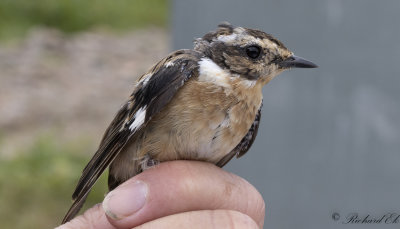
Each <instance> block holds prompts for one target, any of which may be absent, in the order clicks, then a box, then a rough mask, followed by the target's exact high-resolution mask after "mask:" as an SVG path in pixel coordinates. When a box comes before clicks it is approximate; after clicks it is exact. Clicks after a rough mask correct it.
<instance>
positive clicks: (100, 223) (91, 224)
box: [56, 204, 115, 229]
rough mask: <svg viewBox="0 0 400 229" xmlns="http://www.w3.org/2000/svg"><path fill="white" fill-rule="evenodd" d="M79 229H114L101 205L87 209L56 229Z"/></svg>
mask: <svg viewBox="0 0 400 229" xmlns="http://www.w3.org/2000/svg"><path fill="white" fill-rule="evenodd" d="M80 228H82V229H83V228H96V229H115V227H114V226H113V225H111V224H110V222H109V221H108V220H107V217H106V215H105V214H104V210H103V208H102V206H101V204H97V205H95V206H94V207H92V208H90V209H88V210H86V211H85V213H83V215H79V216H77V217H75V218H74V219H72V220H71V221H69V222H68V223H65V224H63V225H61V226H59V227H57V228H56V229H80Z"/></svg>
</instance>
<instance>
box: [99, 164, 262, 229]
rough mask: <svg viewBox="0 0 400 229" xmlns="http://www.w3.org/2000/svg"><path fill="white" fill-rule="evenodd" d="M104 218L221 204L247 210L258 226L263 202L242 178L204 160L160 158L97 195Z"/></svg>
mask: <svg viewBox="0 0 400 229" xmlns="http://www.w3.org/2000/svg"><path fill="white" fill-rule="evenodd" d="M103 208H104V209H105V212H106V214H107V215H108V216H109V217H108V218H109V220H110V223H111V224H113V225H114V226H117V227H122V228H129V227H134V226H138V225H141V224H143V223H145V222H149V221H151V220H154V219H157V218H160V217H164V216H168V215H173V214H176V213H182V212H188V211H196V210H214V209H226V210H235V211H239V212H241V213H243V214H245V215H248V216H250V217H251V218H252V219H253V220H254V221H255V222H257V224H258V225H259V226H260V228H261V227H262V225H263V222H264V214H265V205H264V201H263V199H262V197H261V195H260V193H259V192H258V191H257V190H256V189H255V188H254V187H253V186H252V185H251V184H249V183H248V182H247V181H245V180H244V179H242V178H240V177H238V176H236V175H233V174H231V173H228V172H226V171H224V170H222V169H221V168H218V167H216V166H215V165H213V164H210V163H204V162H198V161H172V162H164V163H161V164H160V165H158V166H156V167H155V168H152V169H148V170H146V171H144V172H143V173H141V174H139V175H137V176H135V177H133V178H131V179H130V180H128V181H127V182H125V183H124V184H122V185H121V186H120V187H118V188H117V189H115V190H114V191H112V192H110V193H109V194H108V195H107V196H106V198H105V200H104V201H103Z"/></svg>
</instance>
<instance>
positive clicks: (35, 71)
mask: <svg viewBox="0 0 400 229" xmlns="http://www.w3.org/2000/svg"><path fill="white" fill-rule="evenodd" d="M168 5H169V2H168V1H166V0H131V1H129V0H118V1H108V0H90V1H78V0H57V1H54V0H36V1H30V0H0V58H1V59H0V67H1V71H2V73H0V84H1V85H2V86H0V105H1V107H2V109H3V111H1V112H3V113H1V112H0V113H1V115H0V222H1V223H0V224H1V228H49V227H54V226H56V225H58V224H59V223H60V222H61V219H62V217H63V215H64V214H65V213H66V211H67V210H68V208H69V206H70V204H71V203H72V201H71V194H72V192H73V189H74V186H75V184H76V182H77V180H78V179H79V176H80V174H81V171H82V169H83V167H84V166H85V164H86V163H87V162H88V160H89V158H90V156H91V155H92V154H93V153H94V150H95V149H96V146H97V144H98V141H99V140H100V137H101V134H102V130H103V131H104V129H105V127H106V125H107V122H108V121H109V120H111V117H112V114H113V112H115V111H116V109H117V108H118V106H119V104H120V103H122V102H123V99H124V98H125V97H126V96H127V95H128V93H129V90H130V89H131V85H132V83H133V81H134V80H133V78H132V77H131V76H132V75H133V74H136V75H135V77H137V76H138V75H137V74H139V73H135V72H129V71H130V69H136V71H138V72H140V71H142V72H141V73H143V70H144V68H147V67H148V66H150V65H151V63H148V64H135V63H129V64H130V65H128V67H126V66H125V65H123V66H121V64H120V62H121V61H119V59H118V58H119V56H122V57H120V58H121V59H129V58H127V57H126V55H128V54H129V53H128V54H127V53H124V52H123V50H124V47H119V49H120V50H121V51H118V52H117V51H116V52H115V53H114V54H115V55H114V54H113V53H111V55H114V57H113V58H114V59H112V60H111V61H104V60H102V59H99V57H98V55H97V53H100V51H101V50H100V51H99V52H95V54H93V55H92V53H93V50H92V49H90V50H89V51H85V49H83V50H84V51H82V53H83V54H87V55H89V57H88V59H90V58H92V59H95V61H93V63H94V64H93V69H94V70H93V71H94V72H95V73H94V74H92V73H90V72H89V73H88V72H84V71H81V72H78V73H74V74H71V73H70V72H67V70H69V69H70V67H69V66H67V67H65V69H66V70H65V72H66V73H65V75H67V76H68V75H71V76H72V75H81V76H82V78H83V77H97V78H94V79H92V78H90V79H89V80H88V82H89V83H90V84H93V80H95V81H96V80H97V79H99V80H101V79H102V77H100V76H98V75H96V74H97V72H99V71H100V73H101V74H103V75H110V74H108V72H107V71H106V72H101V71H103V66H104V63H103V62H108V63H109V62H111V63H114V62H113V61H114V60H115V64H114V65H112V66H113V67H114V68H115V69H116V70H113V69H111V70H109V71H110V72H113V71H115V72H117V73H116V75H117V76H116V77H118V74H119V73H118V71H119V70H121V69H122V70H124V69H125V68H127V69H125V70H124V71H123V73H120V74H119V75H123V76H125V77H126V78H125V80H126V82H125V81H122V83H121V84H122V85H123V84H125V85H127V86H125V87H124V92H119V93H118V96H114V97H113V98H114V99H113V100H112V101H110V100H107V97H100V95H102V94H107V92H108V88H109V87H106V86H107V85H106V84H107V83H103V84H101V83H98V84H99V85H100V89H95V91H94V92H93V93H91V94H90V95H86V96H82V97H84V99H86V100H84V99H81V98H79V99H77V100H79V102H78V103H77V104H78V105H76V106H75V108H76V109H70V110H75V111H79V110H80V113H78V114H76V115H75V116H72V117H69V116H68V112H63V111H62V110H61V111H60V112H53V113H52V110H53V109H52V107H59V106H60V105H61V103H63V104H68V101H69V100H68V96H65V97H67V98H66V99H65V100H63V99H61V101H62V102H60V103H52V102H46V103H47V104H50V105H48V106H45V105H46V104H40V103H39V104H38V105H32V104H33V103H34V102H35V100H38V101H39V100H40V99H38V98H37V97H36V98H35V95H36V94H35V93H48V94H47V95H45V96H44V97H46V98H49V97H54V96H60V97H61V96H62V95H57V94H56V93H54V92H53V93H52V92H51V89H52V88H55V86H54V85H55V83H52V82H55V80H54V79H55V78H56V77H55V75H57V74H56V73H57V69H59V68H60V66H64V65H65V63H64V62H65V61H69V60H70V59H74V55H78V56H79V55H80V53H76V52H74V51H72V52H71V53H72V54H60V53H62V52H66V53H68V52H67V51H68V50H69V49H68V47H69V46H71V44H72V45H75V46H77V45H76V43H78V44H79V40H85V39H89V40H91V39H94V38H95V39H100V40H101V39H103V40H104V39H106V40H107V41H108V40H110V43H111V44H115V45H116V46H117V45H119V43H121V42H118V41H121V40H122V43H123V42H125V43H127V45H126V46H131V45H132V46H135V45H136V44H135V42H138V43H143V40H146V36H150V35H151V34H154V31H155V32H156V33H155V35H157V34H161V35H163V34H165V33H166V32H165V31H166V30H167V28H166V27H167V24H168V23H167V18H168ZM37 28H42V29H40V30H39V31H38V32H34V33H32V31H37ZM43 28H44V29H43ZM147 28H151V29H150V32H147V33H146V32H145V31H146V30H147ZM43 30H44V31H45V32H43ZM48 31H51V32H48ZM54 31H56V32H54ZM88 31H89V32H88ZM99 31H100V32H99ZM136 31H139V32H136ZM143 31H144V32H143ZM38 33H39V34H40V33H44V35H43V36H48V34H53V35H54V33H55V35H54V37H53V38H52V39H53V40H55V41H53V40H50V41H47V40H45V41H43V42H44V45H42V43H43V42H42V43H40V42H39V45H36V43H34V42H35V41H37V39H39V38H40V37H41V36H40V35H38ZM143 33H145V34H147V35H141V34H143ZM32 34H33V35H32ZM80 34H84V35H80ZM104 34H106V35H104ZM124 34H133V35H127V37H128V38H129V39H131V40H129V39H128V38H126V39H128V40H129V41H125V40H124V38H121V37H124V36H125V35H124ZM149 34H150V35H149ZM53 35H52V36H53ZM103 36H104V37H106V38H102V37H103ZM38 37H39V38H38ZM88 37H89V38H88ZM99 37H100V38H99ZM163 38H164V37H161V38H158V39H163ZM113 39H115V40H116V41H115V42H113ZM71 40H72V41H71ZM77 40H78V41H77ZM32 42H33V43H34V44H32V45H29V44H31V43H32ZM100 43H101V42H100ZM125 43H124V44H125ZM154 45H155V44H153V46H154ZM75 46H74V47H75ZM104 46H113V45H104ZM120 46H122V45H120ZM27 47H28V48H27ZM38 47H40V48H41V50H44V51H43V52H41V54H40V57H43V56H44V57H45V58H44V61H43V62H40V63H37V60H36V59H35V57H36V56H35V55H33V57H32V58H31V59H33V60H31V59H29V60H27V61H26V62H24V63H23V64H18V61H19V60H18V59H21V58H22V57H26V56H29V55H30V54H31V53H32V52H30V51H26V50H36V49H37V48H38ZM43 47H44V48H43ZM49 47H50V48H49ZM65 47H66V48H65ZM89 48H90V47H89ZM89 48H88V49H89ZM99 49H101V45H100V47H99ZM136 49H137V48H136ZM136 49H135V50H136ZM60 50H61V51H60ZM65 50H67V51H65ZM161 50H164V49H161ZM139 51H140V50H139ZM141 51H143V50H141ZM25 52H26V53H25ZM163 52H164V51H161V54H160V55H164V53H163ZM33 53H35V52H33ZM43 53H44V54H43ZM132 53H137V52H135V51H132ZM139 57H140V55H139ZM96 58H97V59H96ZM141 59H143V58H141ZM149 59H154V58H149ZM32 61H36V62H33V64H32ZM102 61H103V62H102ZM153 61H154V60H153ZM80 62H82V61H80ZM88 62H89V64H88V65H91V64H92V62H90V61H88ZM43 63H44V64H43ZM78 64H80V63H78ZM42 65H43V66H42ZM72 65H73V64H72ZM75 65H76V64H75ZM143 65H144V66H143ZM14 66H15V67H14ZM25 66H28V67H29V66H31V68H28V70H27V71H26V70H24V69H21V68H23V67H25ZM32 66H33V67H32ZM138 66H142V67H138ZM15 69H16V70H15ZM54 69H55V70H54ZM14 70H15V71H14ZM122 70H121V71H122ZM125 72H128V73H125ZM100 73H99V74H100ZM65 75H64V78H66V77H65ZM81 76H79V77H81ZM78 79H80V78H78ZM29 80H31V81H29ZM111 80H114V79H111ZM39 81H40V82H46V83H47V84H46V85H45V86H43V87H42V89H40V88H41V87H38V86H37V85H36V84H37V82H39ZM57 82H58V81H57ZM96 82H97V81H96ZM96 82H95V83H94V84H96ZM68 83H69V82H64V81H61V82H58V83H57V85H61V86H60V87H61V88H64V87H66V86H65V85H69V84H68ZM70 83H71V84H70V86H71V85H78V84H82V82H80V81H75V82H70ZM1 87H3V88H1ZM73 87H74V86H73ZM93 87H96V85H95V86H93ZM23 88H25V89H23ZM38 88H39V89H38ZM104 88H107V89H104ZM35 89H37V90H35ZM29 90H32V94H29V93H30V91H29ZM80 90H81V91H86V90H85V88H83V89H80ZM109 90H110V91H112V90H111V89H109ZM115 90H119V89H115ZM1 91H2V92H1ZM12 92H15V93H12ZM33 92H34V93H33ZM68 93H71V91H67V92H66V93H64V94H67V95H68ZM71 94H72V93H71ZM114 94H116V93H114ZM23 95H26V96H27V97H31V98H19V96H23ZM49 95H50V96H49ZM53 95H54V96H53ZM20 101H22V102H21V103H19V102H20ZM24 101H25V102H24ZM116 101H117V102H116ZM92 103H93V104H92ZM104 103H107V104H111V105H110V106H109V107H107V108H106V109H107V112H102V111H101V110H100V111H99V110H96V109H98V107H101V106H102V104H103V105H104ZM87 104H90V105H93V107H94V108H93V110H90V109H88V110H85V109H83V108H87V107H89V105H87ZM31 105H32V107H34V108H35V109H37V110H39V111H35V110H34V109H33V110H34V111H31V110H29V109H28V108H29V107H30V106H31ZM13 106H16V108H15V109H14V110H16V112H15V113H16V114H14V113H12V112H11V111H12V110H13V108H12V107H13ZM23 106H24V107H25V108H26V110H23V108H22V107H23ZM10 107H11V108H10ZM27 107H28V108H27ZM96 107H97V108H96ZM18 109H21V111H18ZM7 112H8V113H7ZM29 113H30V115H28V116H30V117H38V118H32V119H31V120H29V119H28V118H26V116H23V115H25V114H29ZM103 113H105V114H104V115H103V116H102V114H103ZM64 114H66V115H65V116H67V117H64ZM18 115H21V117H19V116H18ZM35 115H36V116H35ZM52 116H54V117H52ZM60 117H61V118H60ZM99 117H100V118H99ZM79 118H82V120H81V121H78V122H77V123H78V124H77V125H75V127H71V125H69V123H72V121H70V120H73V122H75V121H76V120H77V119H79ZM27 120H28V121H27ZM87 120H89V121H87ZM88 123H89V124H88ZM85 125H86V126H85ZM77 126H78V127H77ZM79 126H83V127H82V129H80V128H79ZM87 126H92V127H93V126H94V127H93V128H94V129H93V128H92V127H88V128H86V127H87ZM97 126H99V127H98V128H97ZM68 128H70V129H69V130H68ZM71 128H72V130H71ZM96 128H97V129H96ZM81 130H82V131H81ZM71 133H72V134H71ZM21 136H23V137H21ZM26 139H28V140H26ZM106 187H107V185H106V176H104V175H103V177H102V179H101V180H100V181H99V182H98V183H97V184H96V187H95V188H94V191H93V192H92V193H91V195H90V197H89V200H88V202H87V205H86V206H93V205H94V204H95V203H98V202H101V200H102V198H103V197H104V194H105V193H106V191H107V189H106Z"/></svg>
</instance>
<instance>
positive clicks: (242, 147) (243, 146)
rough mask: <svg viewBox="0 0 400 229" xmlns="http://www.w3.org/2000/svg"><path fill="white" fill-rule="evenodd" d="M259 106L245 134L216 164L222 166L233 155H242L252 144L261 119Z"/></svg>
mask: <svg viewBox="0 0 400 229" xmlns="http://www.w3.org/2000/svg"><path fill="white" fill-rule="evenodd" d="M261 108H262V104H261V106H260V108H259V109H258V112H257V115H256V118H255V119H254V122H253V124H252V125H251V127H250V129H249V131H248V132H247V134H246V135H245V136H244V137H243V138H242V140H241V141H240V142H239V144H238V145H237V146H236V147H235V148H234V149H233V150H232V151H231V152H230V153H228V154H227V155H225V156H224V157H223V158H222V159H221V160H220V161H218V163H217V164H216V165H217V166H219V167H223V166H224V165H226V163H228V162H229V161H230V160H231V159H232V158H233V157H234V156H235V155H236V157H237V158H239V157H241V156H243V155H244V154H245V153H247V151H248V150H249V149H250V147H251V145H252V144H253V142H254V140H255V139H256V136H257V132H258V126H259V125H260V119H261Z"/></svg>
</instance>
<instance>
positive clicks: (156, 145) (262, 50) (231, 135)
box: [62, 22, 317, 223]
mask: <svg viewBox="0 0 400 229" xmlns="http://www.w3.org/2000/svg"><path fill="white" fill-rule="evenodd" d="M316 67H317V65H315V64H314V63H312V62H311V61H308V60H306V59H303V58H301V57H298V56H295V55H294V54H293V52H291V51H290V50H289V49H288V48H286V46H285V45H284V44H283V43H282V42H280V41H279V40H278V39H276V38H275V37H273V36H272V35H270V34H267V33H265V32H263V31H261V30H258V29H249V28H245V27H239V26H237V27H236V26H233V25H231V24H230V23H228V22H224V23H221V24H220V25H218V27H217V29H216V30H213V31H210V32H208V33H206V34H205V35H204V36H203V37H201V38H198V39H196V40H195V41H194V48H193V49H182V50H177V51H175V52H172V53H171V54H169V55H168V56H167V57H165V58H164V59H162V60H161V61H160V62H158V63H157V64H155V65H154V66H153V67H152V68H151V69H150V70H149V71H148V72H147V73H145V74H143V75H142V76H141V77H140V78H139V79H138V80H137V82H136V83H135V86H134V89H133V92H132V94H131V95H130V97H129V99H128V100H127V101H126V102H125V103H124V104H123V105H122V107H121V108H120V110H119V111H118V112H117V113H116V115H115V117H114V119H113V120H112V122H111V124H110V125H109V127H108V128H107V129H106V131H105V133H104V136H103V138H102V140H101V142H100V145H99V147H98V149H97V151H96V152H95V154H94V156H93V157H92V159H91V160H90V161H89V163H88V164H87V165H86V167H85V168H84V169H83V172H82V176H81V178H80V179H79V181H78V184H77V186H76V189H75V191H74V193H73V195H72V198H73V200H74V202H73V204H72V206H71V207H70V209H69V211H68V212H67V214H66V215H65V217H64V219H63V221H62V223H66V222H68V221H70V220H71V219H72V218H73V217H75V215H76V214H77V213H78V212H79V210H80V209H81V207H82V206H83V204H84V202H85V200H86V198H87V196H88V194H89V192H90V190H91V189H92V187H93V185H94V184H95V182H96V181H97V179H98V178H99V177H100V175H101V174H102V173H103V172H104V171H105V170H106V169H107V167H109V176H108V187H109V190H110V191H111V190H113V189H114V188H116V187H117V186H118V185H119V184H121V183H123V182H124V181H126V180H128V179H129V178H131V177H133V176H135V175H137V174H139V173H141V172H142V171H144V170H145V169H148V168H151V167H154V166H156V165H157V164H158V163H162V162H164V161H171V160H199V161H205V162H209V163H213V164H215V165H216V166H219V167H223V166H224V165H225V164H226V163H228V162H229V161H230V160H231V159H232V158H233V157H235V156H236V157H237V158H239V157H241V156H243V155H244V154H245V153H246V152H247V151H248V150H249V148H250V147H251V145H252V144H253V142H254V140H255V138H256V136H257V132H258V128H259V124H260V118H261V107H262V101H263V95H262V88H263V86H264V85H266V84H267V83H268V82H270V81H271V80H272V79H273V78H274V77H275V76H276V75H278V74H279V73H281V72H283V71H285V70H288V69H291V68H316Z"/></svg>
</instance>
